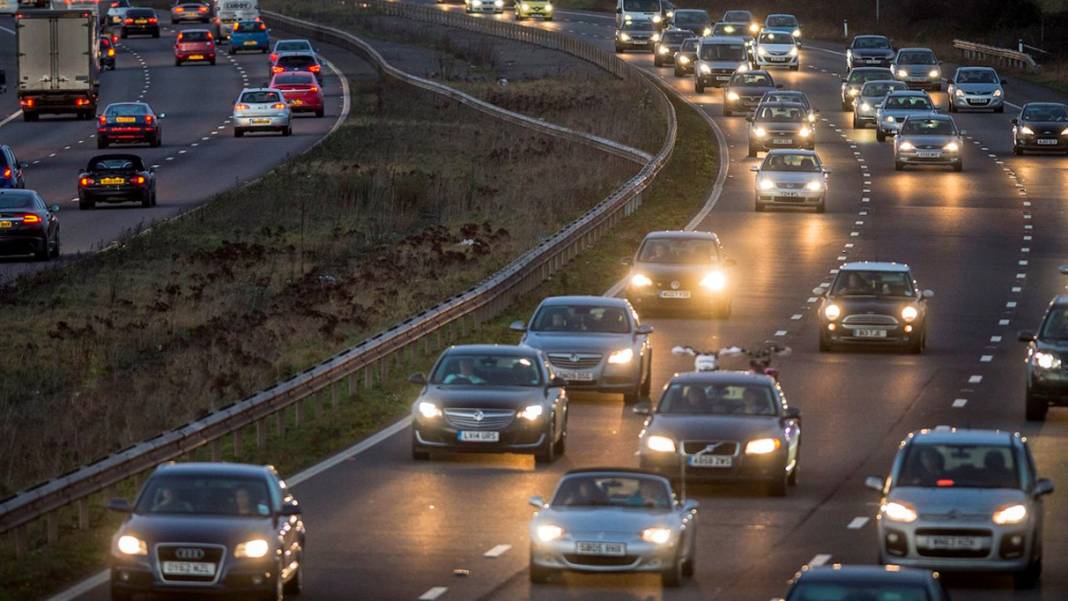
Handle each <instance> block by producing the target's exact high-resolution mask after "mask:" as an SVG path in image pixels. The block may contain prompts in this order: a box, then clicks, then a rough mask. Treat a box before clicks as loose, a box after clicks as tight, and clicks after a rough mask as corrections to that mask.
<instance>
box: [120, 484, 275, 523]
mask: <svg viewBox="0 0 1068 601" xmlns="http://www.w3.org/2000/svg"><path fill="white" fill-rule="evenodd" d="M134 513H138V514H142V515H144V514H148V515H152V514H166V515H230V516H243V517H266V516H269V515H271V501H270V495H269V494H268V492H267V485H266V484H265V483H264V481H263V480H261V479H259V478H247V477H245V478H242V477H235V476H209V475H202V476H201V475H164V476H155V477H153V478H152V479H151V480H149V482H148V485H147V486H146V487H145V490H144V492H143V493H141V496H140V497H139V498H138V500H137V507H136V508H134Z"/></svg>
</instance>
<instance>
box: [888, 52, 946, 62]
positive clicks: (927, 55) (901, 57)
mask: <svg viewBox="0 0 1068 601" xmlns="http://www.w3.org/2000/svg"><path fill="white" fill-rule="evenodd" d="M937 62H938V61H937V60H936V59H935V55H934V53H933V52H931V51H930V50H908V51H902V52H900V53H898V55H897V64H899V65H933V64H935V63H937Z"/></svg>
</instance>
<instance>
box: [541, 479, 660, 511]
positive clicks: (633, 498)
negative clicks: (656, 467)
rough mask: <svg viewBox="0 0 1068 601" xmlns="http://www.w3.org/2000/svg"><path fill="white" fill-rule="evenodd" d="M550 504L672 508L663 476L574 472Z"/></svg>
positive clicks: (564, 481) (561, 505)
mask: <svg viewBox="0 0 1068 601" xmlns="http://www.w3.org/2000/svg"><path fill="white" fill-rule="evenodd" d="M550 505H551V506H552V507H553V508H558V507H600V506H607V507H633V508H641V509H664V510H667V509H671V507H672V503H671V488H670V487H669V486H668V484H667V482H665V481H663V480H662V479H660V478H646V477H641V476H630V475H575V476H568V477H566V478H564V480H563V481H562V482H560V486H559V488H557V489H556V494H555V495H553V500H552V503H550Z"/></svg>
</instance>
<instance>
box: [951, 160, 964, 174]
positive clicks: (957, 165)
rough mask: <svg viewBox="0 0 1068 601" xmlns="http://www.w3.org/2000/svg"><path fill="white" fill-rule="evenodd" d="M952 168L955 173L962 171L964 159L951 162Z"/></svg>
mask: <svg viewBox="0 0 1068 601" xmlns="http://www.w3.org/2000/svg"><path fill="white" fill-rule="evenodd" d="M953 170H954V171H956V172H957V173H960V172H961V171H964V161H957V162H956V163H953Z"/></svg>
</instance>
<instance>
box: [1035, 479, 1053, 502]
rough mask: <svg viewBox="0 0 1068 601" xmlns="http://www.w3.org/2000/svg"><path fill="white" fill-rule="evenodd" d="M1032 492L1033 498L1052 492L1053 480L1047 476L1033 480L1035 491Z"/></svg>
mask: <svg viewBox="0 0 1068 601" xmlns="http://www.w3.org/2000/svg"><path fill="white" fill-rule="evenodd" d="M1033 494H1034V496H1035V498H1038V497H1043V496H1045V495H1049V494H1053V481H1052V480H1050V479H1049V478H1039V479H1038V482H1035V491H1034V493H1033Z"/></svg>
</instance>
